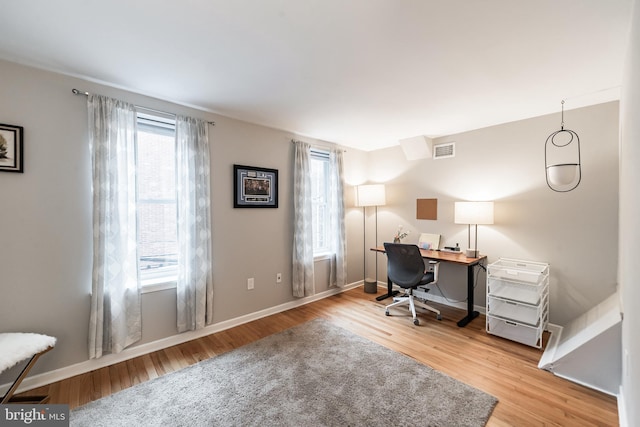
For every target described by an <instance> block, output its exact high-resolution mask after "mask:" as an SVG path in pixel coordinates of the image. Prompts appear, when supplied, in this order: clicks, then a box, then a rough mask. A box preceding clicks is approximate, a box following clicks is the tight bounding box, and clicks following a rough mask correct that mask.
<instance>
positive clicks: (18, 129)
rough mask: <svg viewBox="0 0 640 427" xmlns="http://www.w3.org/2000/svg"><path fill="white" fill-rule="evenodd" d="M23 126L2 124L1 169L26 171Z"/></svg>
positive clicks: (0, 134) (0, 136)
mask: <svg viewBox="0 0 640 427" xmlns="http://www.w3.org/2000/svg"><path fill="white" fill-rule="evenodd" d="M22 133H23V128H22V126H13V125H3V124H0V171H4V172H20V173H23V172H24V168H23V164H24V163H23V160H22V152H23V148H22V144H23V141H22Z"/></svg>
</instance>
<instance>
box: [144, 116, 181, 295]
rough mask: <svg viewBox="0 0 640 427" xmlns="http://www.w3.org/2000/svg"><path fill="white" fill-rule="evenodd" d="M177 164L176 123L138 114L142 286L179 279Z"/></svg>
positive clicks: (162, 118)
mask: <svg viewBox="0 0 640 427" xmlns="http://www.w3.org/2000/svg"><path fill="white" fill-rule="evenodd" d="M175 161H176V126H175V119H171V118H168V117H162V116H159V115H155V114H147V113H145V112H140V111H139V112H138V114H137V131H136V181H137V202H136V211H137V221H138V237H137V242H138V269H139V274H138V278H139V280H140V281H141V285H142V286H150V285H161V284H167V283H172V282H175V280H176V277H177V264H178V233H177V206H176V164H175ZM147 289H149V288H147Z"/></svg>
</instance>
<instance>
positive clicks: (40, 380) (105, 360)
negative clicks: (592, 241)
mask: <svg viewBox="0 0 640 427" xmlns="http://www.w3.org/2000/svg"><path fill="white" fill-rule="evenodd" d="M361 285H362V282H361V281H358V282H355V283H350V284H348V285H346V286H345V287H343V288H331V289H329V290H326V291H324V292H321V293H318V294H315V295H312V296H309V297H304V298H299V299H296V300H294V301H290V302H287V303H284V304H280V305H277V306H274V307H270V308H267V309H264V310H260V311H257V312H255V313H250V314H246V315H244V316H240V317H236V318H235V319H229V320H225V321H223V322H219V323H215V324H213V325H209V326H206V327H204V328H202V329H199V330H197V331H189V332H184V333H182V334H177V335H172V336H170V337H167V338H162V339H159V340H156V341H152V342H149V343H145V344H140V345H137V346H134V347H130V348H128V349H126V350H124V351H122V352H121V353H118V354H107V355H105V356H103V357H101V358H99V359H90V360H86V361H84V362H80V363H76V364H74V365H70V366H65V367H64V368H60V369H56V370H53V371H49V372H44V373H42V374H38V375H34V376H31V377H28V378H26V379H25V380H24V381H23V382H22V384H21V385H20V387H19V388H18V390H17V391H16V393H22V392H25V391H28V390H31V389H34V388H38V387H42V386H45V385H48V384H51V383H54V382H57V381H61V380H64V379H67V378H71V377H73V376H76V375H80V374H85V373H87V372H91V371H94V370H96V369H100V368H104V367H106V366H110V365H114V364H116V363H120V362H124V361H125V360H129V359H133V358H134V357H138V356H143V355H145V354H148V353H151V352H154V351H158V350H162V349H165V348H168V347H172V346H174V345H177V344H182V343H184V342H187V341H191V340H195V339H197V338H201V337H204V336H207V335H211V334H214V333H216V332H220V331H224V330H226V329H230V328H233V327H235V326H239V325H242V324H244V323H248V322H251V321H253V320H257V319H261V318H263V317H267V316H271V315H272V314H276V313H281V312H283V311H287V310H291V309H292V308H296V307H301V306H303V305H306V304H309V303H312V302H315V301H318V300H321V299H324V298H327V297H330V296H333V295H337V294H340V293H342V292H346V291H348V290H350V289H353V288H356V287H358V286H361ZM10 386H11V384H9V383H7V384H3V385H0V393H2V394H4V393H6V391H7V390H8V389H9V387H10Z"/></svg>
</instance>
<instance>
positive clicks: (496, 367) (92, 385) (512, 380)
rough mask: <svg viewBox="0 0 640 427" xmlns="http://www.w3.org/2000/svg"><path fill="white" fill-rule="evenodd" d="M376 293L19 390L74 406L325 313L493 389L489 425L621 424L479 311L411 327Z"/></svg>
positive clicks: (607, 401) (447, 311)
mask: <svg viewBox="0 0 640 427" xmlns="http://www.w3.org/2000/svg"><path fill="white" fill-rule="evenodd" d="M375 296H376V295H372V294H366V293H364V292H363V289H362V287H359V288H355V289H352V290H350V291H347V292H344V293H342V294H339V295H335V296H332V297H329V298H326V299H323V300H321V301H317V302H314V303H311V304H307V305H305V306H302V307H298V308H295V309H292V310H288V311H285V312H282V313H278V314H274V315H272V316H269V317H266V318H263V319H259V320H256V321H253V322H250V323H247V324H244V325H241V326H237V327H235V328H232V329H229V330H226V331H222V332H218V333H215V334H212V335H209V336H206V337H203V338H199V339H197V340H194V341H190V342H187V343H184V344H180V345H177V346H174V347H170V348H167V349H164V350H160V351H157V352H154V353H151V354H147V355H144V356H140V357H137V358H135V359H131V360H129V361H126V362H121V363H118V364H116V365H113V366H109V367H105V368H102V369H99V370H96V371H93V372H89V373H86V374H83V375H78V376H76V377H73V378H69V379H66V380H63V381H59V382H56V383H53V384H50V385H48V386H45V387H41V388H38V389H34V390H31V391H29V392H27V393H24V394H25V395H27V394H31V395H38V394H49V395H50V396H51V400H50V403H67V404H69V406H70V408H75V407H77V406H80V405H84V404H86V403H88V402H90V401H92V400H95V399H99V398H101V397H104V396H108V395H110V394H112V393H116V392H118V391H120V390H123V389H125V388H127V387H131V386H133V385H135V384H139V383H142V382H144V381H147V380H149V379H153V378H156V377H158V376H161V375H165V374H167V373H170V372H174V371H176V370H179V369H182V368H184V367H186V366H189V365H191V364H193V363H196V362H199V361H202V360H205V359H208V358H211V357H214V356H216V355H218V354H221V353H224V352H227V351H230V350H232V349H234V348H237V347H240V346H242V345H245V344H247V343H250V342H253V341H255V340H257V339H260V338H263V337H266V336H268V335H271V334H274V333H277V332H280V331H282V330H284V329H287V328H290V327H292V326H296V325H299V324H301V323H303V322H306V321H308V320H311V319H315V318H318V317H322V318H325V319H327V320H329V321H330V322H332V323H334V324H336V325H339V326H341V327H344V328H346V329H348V330H350V331H352V332H354V333H356V334H358V335H361V336H363V337H366V338H368V339H370V340H372V341H375V342H377V343H379V344H381V345H383V346H385V347H388V348H391V349H393V350H395V351H398V352H401V353H404V354H406V355H408V356H410V357H413V358H414V359H416V360H418V361H420V362H422V363H424V364H426V365H429V366H431V367H432V368H434V369H436V370H438V371H440V372H443V373H445V374H448V375H450V376H452V377H453V378H456V379H458V380H460V381H462V382H464V383H467V384H469V385H472V386H474V387H476V388H478V389H480V390H483V391H485V392H487V393H489V394H492V395H494V396H495V397H497V398H498V399H499V403H498V405H497V406H496V408H495V409H494V411H493V414H492V415H491V418H490V419H489V422H488V424H487V425H488V426H581V427H584V426H617V425H619V422H618V411H617V403H616V399H615V398H614V397H612V396H609V395H606V394H603V393H600V392H597V391H594V390H591V389H589V388H586V387H583V386H580V385H577V384H574V383H572V382H569V381H567V380H563V379H561V378H558V377H556V376H554V375H552V374H551V373H549V372H546V371H542V370H539V369H538V368H537V364H538V361H539V359H540V356H541V355H542V350H538V349H535V348H531V347H527V346H524V345H521V344H517V343H514V342H511V341H508V340H505V339H502V338H499V337H495V336H492V335H489V334H487V333H486V332H485V318H484V316H482V315H481V316H480V317H478V318H477V319H475V320H473V322H471V323H470V324H469V325H468V326H467V327H465V328H459V327H458V326H457V325H456V322H457V321H458V320H459V319H460V318H462V317H463V316H464V311H462V310H459V309H455V308H451V307H447V306H441V305H438V304H435V303H433V304H432V305H434V306H436V307H438V308H439V309H440V310H441V311H442V317H443V319H442V321H437V320H436V319H435V316H434V315H433V314H432V313H426V312H424V313H422V314H421V315H419V319H420V326H414V325H413V323H412V322H411V318H410V316H409V313H408V311H406V310H405V309H392V311H391V316H390V317H387V316H385V315H384V305H385V303H389V301H390V300H385V301H382V302H377V301H376V300H375ZM594 368H596V369H597V367H594ZM372 369H375V368H372ZM398 409H399V410H401V408H398Z"/></svg>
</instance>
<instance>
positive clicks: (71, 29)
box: [0, 0, 634, 150]
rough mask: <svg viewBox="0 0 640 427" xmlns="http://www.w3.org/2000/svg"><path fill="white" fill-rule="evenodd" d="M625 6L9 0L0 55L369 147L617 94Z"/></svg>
mask: <svg viewBox="0 0 640 427" xmlns="http://www.w3.org/2000/svg"><path fill="white" fill-rule="evenodd" d="M633 1H634V0H528V1H527V0H181V1H167V0H104V1H98V0H58V1H44V0H20V1H5V2H3V4H2V12H1V13H2V20H1V21H2V23H1V25H0V58H4V59H8V60H11V61H15V62H20V63H24V64H28V65H34V66H37V67H40V68H45V69H49V70H54V71H59V72H62V73H65V74H70V75H74V76H79V77H82V78H87V79H90V80H94V81H99V82H101V83H107V84H110V85H114V86H117V87H121V88H125V89H129V90H132V91H135V92H139V93H143V94H146V95H151V96H155V97H158V98H162V99H166V100H170V101H173V102H177V103H180V104H185V105H190V106H195V107H198V108H201V109H204V110H208V111H213V112H216V113H219V114H222V115H225V116H229V117H235V118H239V119H243V120H247V121H250V122H253V123H259V124H264V125H268V126H271V127H275V128H279V129H285V130H288V131H292V132H296V133H298V134H300V135H306V136H309V137H313V138H317V139H322V140H326V141H332V142H336V143H339V144H343V145H345V146H350V147H356V148H360V149H364V150H372V149H377V148H382V147H387V146H392V145H396V144H397V143H398V140H399V139H403V138H408V137H413V136H417V135H427V136H430V137H436V136H442V135H448V134H453V133H457V132H462V131H466V130H471V129H477V128H480V127H485V126H490V125H495V124H499V123H505V122H509V121H513V120H519V119H523V118H529V117H534V116H538V115H542V114H547V113H552V112H558V111H559V109H560V101H561V100H562V99H566V104H565V108H566V109H572V108H577V107H581V106H585V105H592V104H596V103H600V102H606V101H609V100H613V99H618V97H619V86H620V84H621V80H622V69H623V65H624V57H625V50H626V47H627V45H628V43H627V41H628V34H629V24H630V17H631V8H632V4H633ZM79 89H82V88H79Z"/></svg>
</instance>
